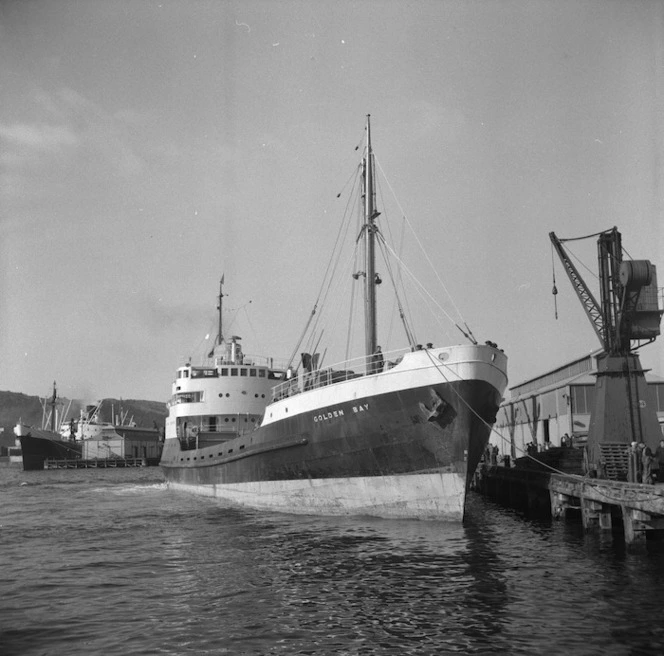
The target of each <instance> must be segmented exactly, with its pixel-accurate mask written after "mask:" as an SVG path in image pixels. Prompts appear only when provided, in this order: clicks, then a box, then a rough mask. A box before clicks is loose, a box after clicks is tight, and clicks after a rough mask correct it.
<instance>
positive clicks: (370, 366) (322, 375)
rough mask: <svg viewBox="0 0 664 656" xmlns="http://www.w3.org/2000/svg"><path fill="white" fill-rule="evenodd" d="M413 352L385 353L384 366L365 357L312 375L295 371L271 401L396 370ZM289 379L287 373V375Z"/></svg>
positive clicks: (276, 391) (310, 372) (374, 356)
mask: <svg viewBox="0 0 664 656" xmlns="http://www.w3.org/2000/svg"><path fill="white" fill-rule="evenodd" d="M409 351H411V349H410V348H405V349H397V350H394V351H386V352H384V353H383V365H382V366H381V364H380V358H379V357H377V356H376V355H363V356H360V357H358V358H352V359H351V360H344V361H342V362H338V363H336V364H333V365H331V366H329V367H324V368H319V369H314V370H313V371H303V370H300V371H296V372H294V373H293V375H292V376H291V377H290V378H288V379H287V380H285V381H284V382H283V383H279V384H278V385H275V386H274V387H273V388H272V401H273V402H274V401H279V400H280V399H285V398H288V397H290V396H294V395H295V394H300V393H302V392H308V391H309V390H313V389H318V388H320V387H327V386H328V385H334V384H336V383H340V382H343V381H347V380H352V379H354V378H362V377H363V376H370V375H374V374H379V373H382V372H383V371H387V370H389V369H391V368H392V367H394V366H396V365H397V364H398V363H399V362H401V359H402V358H403V355H404V353H408V352H409ZM286 375H288V373H287V374H286Z"/></svg>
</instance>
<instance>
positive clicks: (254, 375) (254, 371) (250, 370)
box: [249, 369, 256, 378]
mask: <svg viewBox="0 0 664 656" xmlns="http://www.w3.org/2000/svg"><path fill="white" fill-rule="evenodd" d="M249 375H250V376H251V377H252V378H256V370H255V369H249Z"/></svg>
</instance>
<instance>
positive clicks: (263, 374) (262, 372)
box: [258, 369, 265, 378]
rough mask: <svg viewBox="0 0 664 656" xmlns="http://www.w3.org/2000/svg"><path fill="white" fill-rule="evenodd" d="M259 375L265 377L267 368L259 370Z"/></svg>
mask: <svg viewBox="0 0 664 656" xmlns="http://www.w3.org/2000/svg"><path fill="white" fill-rule="evenodd" d="M258 377H259V378H265V369H259V370H258Z"/></svg>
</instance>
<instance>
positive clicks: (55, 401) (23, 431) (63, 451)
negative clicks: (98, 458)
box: [14, 382, 81, 471]
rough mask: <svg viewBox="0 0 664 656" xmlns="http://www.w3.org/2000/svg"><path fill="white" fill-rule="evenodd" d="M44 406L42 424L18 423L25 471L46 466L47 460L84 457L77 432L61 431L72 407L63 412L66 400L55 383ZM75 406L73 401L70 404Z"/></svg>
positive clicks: (16, 433)
mask: <svg viewBox="0 0 664 656" xmlns="http://www.w3.org/2000/svg"><path fill="white" fill-rule="evenodd" d="M40 402H41V405H42V424H41V426H40V427H37V426H28V425H26V424H24V423H22V422H21V421H20V420H19V422H18V423H17V424H16V426H14V434H15V435H16V438H17V439H16V441H17V442H18V444H17V446H19V445H20V449H21V456H22V460H23V469H24V470H25V471H30V470H36V469H44V461H45V460H47V459H48V460H51V459H52V460H73V459H75V458H80V457H81V443H80V441H77V440H76V439H75V436H74V434H73V433H70V434H69V435H68V436H67V437H65V436H63V434H62V432H61V428H62V424H63V420H64V417H66V415H67V412H68V411H69V408H67V410H66V411H65V412H64V413H62V412H61V408H62V405H63V403H62V401H61V400H60V399H59V398H58V391H57V387H56V384H55V382H54V383H53V391H52V393H51V395H50V396H49V397H45V398H42V399H40ZM70 405H71V403H70Z"/></svg>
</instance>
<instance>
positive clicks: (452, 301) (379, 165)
mask: <svg viewBox="0 0 664 656" xmlns="http://www.w3.org/2000/svg"><path fill="white" fill-rule="evenodd" d="M374 158H375V156H374ZM376 162H377V164H378V168H379V169H380V172H381V173H382V174H383V177H384V178H385V182H386V183H387V186H388V187H389V188H390V191H391V192H392V197H393V198H394V201H395V202H396V204H397V205H398V207H399V210H400V211H401V214H402V215H403V218H404V220H405V221H406V223H407V224H408V227H409V228H410V231H411V232H412V233H413V236H414V237H415V240H416V241H417V244H418V246H419V247H420V249H421V250H422V252H423V253H424V257H425V258H426V261H427V263H428V264H429V266H430V267H431V269H432V271H433V272H434V274H435V276H436V278H437V279H438V282H439V283H440V285H441V287H442V288H443V289H444V290H445V293H446V294H447V296H448V298H449V299H450V302H451V303H452V306H453V307H454V309H455V310H456V313H457V314H458V315H459V317H460V318H461V319H462V320H463V315H462V314H461V311H460V310H459V308H458V307H457V306H456V303H455V302H454V299H453V298H452V295H451V294H450V292H449V290H448V289H447V287H446V286H445V283H444V282H443V281H442V279H441V277H440V275H438V271H437V270H436V268H435V267H434V266H433V263H432V262H431V259H430V258H429V254H428V253H427V252H426V250H425V249H424V246H423V245H422V242H421V241H420V239H419V237H418V236H417V233H416V232H415V230H414V229H413V226H412V224H411V223H410V221H409V220H408V217H407V216H406V212H405V211H404V209H403V207H401V203H400V202H399V199H398V198H397V196H396V194H395V192H394V189H393V187H392V185H391V184H390V181H389V180H388V178H387V175H385V171H383V167H382V166H381V164H380V161H378V159H376ZM464 323H465V322H464Z"/></svg>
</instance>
